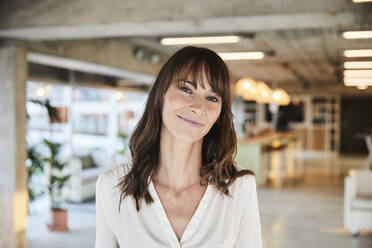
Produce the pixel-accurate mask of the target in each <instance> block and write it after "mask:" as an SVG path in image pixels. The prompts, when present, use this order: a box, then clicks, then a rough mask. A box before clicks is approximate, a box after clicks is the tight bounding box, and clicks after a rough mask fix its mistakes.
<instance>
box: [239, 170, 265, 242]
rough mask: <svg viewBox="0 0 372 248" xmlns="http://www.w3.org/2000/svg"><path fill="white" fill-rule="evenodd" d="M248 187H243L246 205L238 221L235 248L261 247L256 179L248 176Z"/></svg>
mask: <svg viewBox="0 0 372 248" xmlns="http://www.w3.org/2000/svg"><path fill="white" fill-rule="evenodd" d="M247 184H248V187H246V188H245V187H244V188H245V191H246V192H244V194H245V195H246V197H247V198H246V201H245V203H246V206H245V207H244V208H243V209H245V210H244V212H243V216H242V219H241V222H240V227H239V231H238V237H237V241H236V243H235V246H234V247H236V248H262V235H261V223H260V213H259V209H258V201H257V189H256V180H255V178H254V177H253V176H249V178H248V180H247Z"/></svg>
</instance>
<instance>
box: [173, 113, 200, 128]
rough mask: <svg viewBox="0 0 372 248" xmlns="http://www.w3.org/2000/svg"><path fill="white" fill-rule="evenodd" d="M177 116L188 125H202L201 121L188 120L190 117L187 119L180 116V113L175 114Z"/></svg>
mask: <svg viewBox="0 0 372 248" xmlns="http://www.w3.org/2000/svg"><path fill="white" fill-rule="evenodd" d="M177 117H178V118H180V119H181V120H183V121H184V122H186V123H187V124H189V125H193V126H198V127H201V126H203V124H201V123H200V122H198V121H194V120H190V119H187V118H185V117H182V116H180V115H177Z"/></svg>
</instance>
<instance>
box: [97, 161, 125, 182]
mask: <svg viewBox="0 0 372 248" xmlns="http://www.w3.org/2000/svg"><path fill="white" fill-rule="evenodd" d="M130 168H131V164H130V163H123V164H120V165H118V166H115V167H113V168H111V169H109V170H106V171H104V172H102V173H101V174H100V175H99V176H98V180H97V185H98V184H99V185H102V186H105V185H107V186H108V185H110V186H116V185H117V184H118V183H119V182H120V181H121V179H122V178H123V176H125V175H126V174H128V172H129V170H130Z"/></svg>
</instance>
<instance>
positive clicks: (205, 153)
mask: <svg viewBox="0 0 372 248" xmlns="http://www.w3.org/2000/svg"><path fill="white" fill-rule="evenodd" d="M229 82H230V78H229V71H228V68H227V66H226V64H225V63H224V62H223V61H222V59H221V58H220V57H219V56H218V55H217V54H216V53H215V52H213V51H211V50H209V49H206V48H197V47H185V48H182V49H181V50H179V51H178V52H176V53H175V54H174V55H173V56H172V57H170V58H169V60H168V61H167V62H166V63H165V65H164V66H163V67H162V69H161V70H160V72H159V75H158V76H157V78H156V80H155V83H154V85H153V87H152V89H151V91H150V94H149V98H148V100H147V104H146V108H145V111H144V113H143V116H142V118H141V120H140V121H139V123H138V125H137V127H136V129H135V130H134V132H133V134H132V136H131V139H130V144H129V146H130V151H131V155H132V163H131V165H121V166H118V167H115V168H113V169H111V170H109V171H107V172H105V173H103V174H101V175H100V176H99V178H98V181H97V186H96V201H97V202H96V208H97V236H96V248H101V247H102V248H103V247H104V248H108V247H122V248H125V247H151V248H156V247H213V248H218V247H223V248H226V247H252V248H257V247H262V239H261V226H260V218H259V211H258V203H257V193H256V183H255V178H254V175H253V173H252V172H251V171H248V170H242V169H241V168H239V167H237V166H236V165H235V164H234V160H233V159H234V156H235V153H236V135H235V131H234V126H233V120H232V113H231V93H230V84H229Z"/></svg>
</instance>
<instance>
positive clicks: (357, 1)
mask: <svg viewBox="0 0 372 248" xmlns="http://www.w3.org/2000/svg"><path fill="white" fill-rule="evenodd" d="M353 2H354V3H367V2H372V0H353Z"/></svg>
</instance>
